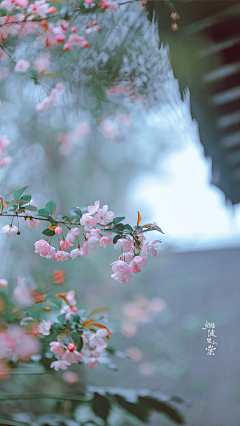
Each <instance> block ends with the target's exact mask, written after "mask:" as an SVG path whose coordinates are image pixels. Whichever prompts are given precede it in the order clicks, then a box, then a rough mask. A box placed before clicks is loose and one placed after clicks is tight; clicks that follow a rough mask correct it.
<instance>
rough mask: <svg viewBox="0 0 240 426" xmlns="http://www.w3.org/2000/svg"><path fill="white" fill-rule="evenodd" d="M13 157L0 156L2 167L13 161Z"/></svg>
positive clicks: (0, 166) (0, 165)
mask: <svg viewBox="0 0 240 426" xmlns="http://www.w3.org/2000/svg"><path fill="white" fill-rule="evenodd" d="M11 161H12V157H2V158H1V156H0V169H1V168H2V167H4V166H5V165H6V164H8V163H11Z"/></svg>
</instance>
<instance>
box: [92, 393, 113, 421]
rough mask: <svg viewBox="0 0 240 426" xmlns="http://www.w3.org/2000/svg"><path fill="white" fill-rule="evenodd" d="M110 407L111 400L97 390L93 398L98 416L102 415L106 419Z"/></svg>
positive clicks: (94, 409) (94, 408)
mask: <svg viewBox="0 0 240 426" xmlns="http://www.w3.org/2000/svg"><path fill="white" fill-rule="evenodd" d="M110 407H111V404H110V401H109V400H108V399H107V398H106V397H105V396H102V395H99V394H98V393H96V392H95V394H94V399H93V411H94V413H95V414H96V415H97V416H99V417H101V418H102V419H103V420H106V418H107V416H108V413H109V409H110Z"/></svg>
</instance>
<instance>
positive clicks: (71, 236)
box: [66, 228, 83, 243]
mask: <svg viewBox="0 0 240 426" xmlns="http://www.w3.org/2000/svg"><path fill="white" fill-rule="evenodd" d="M82 233H83V232H82V230H81V229H80V228H72V229H71V230H70V231H68V233H67V236H66V240H67V241H70V242H71V243H73V241H74V237H76V236H77V235H80V234H82Z"/></svg>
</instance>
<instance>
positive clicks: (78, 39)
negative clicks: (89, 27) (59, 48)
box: [68, 34, 89, 47]
mask: <svg viewBox="0 0 240 426" xmlns="http://www.w3.org/2000/svg"><path fill="white" fill-rule="evenodd" d="M68 44H70V45H71V46H73V45H76V46H82V47H88V45H89V43H88V41H87V40H86V39H85V38H84V37H82V36H79V35H78V34H70V36H69V38H68Z"/></svg>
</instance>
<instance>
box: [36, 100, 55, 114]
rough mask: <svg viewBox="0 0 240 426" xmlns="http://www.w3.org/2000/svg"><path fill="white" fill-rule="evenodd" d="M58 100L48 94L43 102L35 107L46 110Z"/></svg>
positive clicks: (37, 109)
mask: <svg viewBox="0 0 240 426" xmlns="http://www.w3.org/2000/svg"><path fill="white" fill-rule="evenodd" d="M54 102H56V100H53V98H52V97H50V96H47V97H46V98H45V99H44V100H43V101H42V102H39V103H38V104H37V106H36V108H35V110H36V111H45V110H46V109H49V108H50V106H51V105H52V104H53V103H54Z"/></svg>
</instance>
